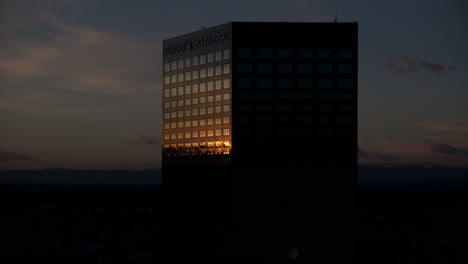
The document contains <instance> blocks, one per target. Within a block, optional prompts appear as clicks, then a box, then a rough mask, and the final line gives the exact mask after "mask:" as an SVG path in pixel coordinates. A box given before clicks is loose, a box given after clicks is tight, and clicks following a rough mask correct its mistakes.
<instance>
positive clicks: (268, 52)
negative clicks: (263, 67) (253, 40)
mask: <svg viewBox="0 0 468 264" xmlns="http://www.w3.org/2000/svg"><path fill="white" fill-rule="evenodd" d="M271 57H273V50H272V49H258V50H257V58H261V59H269V58H271Z"/></svg>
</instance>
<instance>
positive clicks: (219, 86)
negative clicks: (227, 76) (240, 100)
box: [215, 80, 222, 90]
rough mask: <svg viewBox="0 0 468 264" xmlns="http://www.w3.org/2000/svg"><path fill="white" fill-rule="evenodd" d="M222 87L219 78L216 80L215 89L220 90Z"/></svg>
mask: <svg viewBox="0 0 468 264" xmlns="http://www.w3.org/2000/svg"><path fill="white" fill-rule="evenodd" d="M221 88H222V81H221V80H217V81H216V82H215V89H216V90H220V89H221Z"/></svg>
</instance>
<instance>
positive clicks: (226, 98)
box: [223, 93, 231, 100]
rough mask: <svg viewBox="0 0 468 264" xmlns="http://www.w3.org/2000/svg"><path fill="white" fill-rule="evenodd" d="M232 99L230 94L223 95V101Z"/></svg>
mask: <svg viewBox="0 0 468 264" xmlns="http://www.w3.org/2000/svg"><path fill="white" fill-rule="evenodd" d="M230 99H231V95H230V94H228V93H225V94H223V100H230Z"/></svg>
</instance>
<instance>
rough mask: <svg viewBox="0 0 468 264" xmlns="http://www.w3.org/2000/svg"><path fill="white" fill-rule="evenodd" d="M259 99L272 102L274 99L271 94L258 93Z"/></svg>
mask: <svg viewBox="0 0 468 264" xmlns="http://www.w3.org/2000/svg"><path fill="white" fill-rule="evenodd" d="M257 98H258V99H259V100H271V99H273V95H272V94H271V93H258V94H257Z"/></svg>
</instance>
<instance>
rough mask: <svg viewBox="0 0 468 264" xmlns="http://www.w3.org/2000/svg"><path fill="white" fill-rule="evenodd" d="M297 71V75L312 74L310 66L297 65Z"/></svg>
mask: <svg viewBox="0 0 468 264" xmlns="http://www.w3.org/2000/svg"><path fill="white" fill-rule="evenodd" d="M297 71H298V72H299V73H312V64H303V63H301V64H299V65H297Z"/></svg>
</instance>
